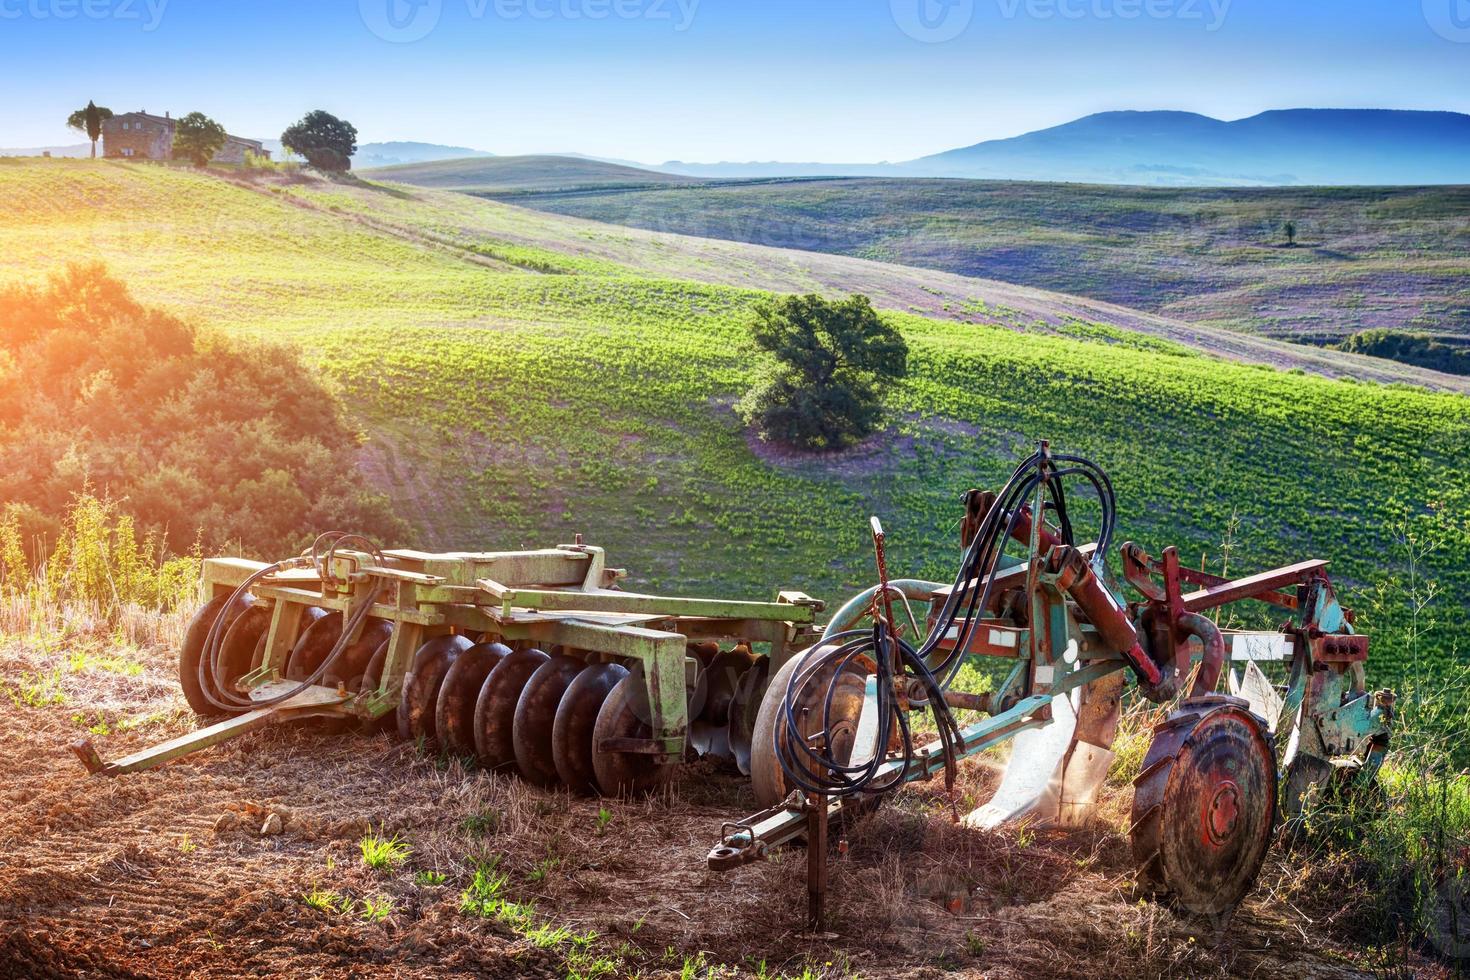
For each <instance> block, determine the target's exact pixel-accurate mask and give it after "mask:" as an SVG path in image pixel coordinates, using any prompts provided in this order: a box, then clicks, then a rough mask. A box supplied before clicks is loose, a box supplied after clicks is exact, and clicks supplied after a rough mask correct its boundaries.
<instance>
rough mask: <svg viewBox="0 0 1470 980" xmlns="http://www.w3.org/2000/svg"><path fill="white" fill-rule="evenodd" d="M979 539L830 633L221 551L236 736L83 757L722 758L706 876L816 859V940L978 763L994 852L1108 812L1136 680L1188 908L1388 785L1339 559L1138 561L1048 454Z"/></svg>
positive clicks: (1220, 895) (221, 650)
mask: <svg viewBox="0 0 1470 980" xmlns="http://www.w3.org/2000/svg"><path fill="white" fill-rule="evenodd" d="M1079 489H1080V490H1081V494H1080V495H1079V494H1078V493H1077V491H1078V490H1079ZM959 517H960V558H959V567H958V569H957V571H956V574H955V577H954V578H953V580H951V581H946V582H931V581H923V580H917V579H907V578H890V575H889V570H888V567H887V558H886V536H885V533H884V531H883V528H882V525H881V523H880V522H879V521H878V519H877V518H874V519H873V521H872V525H871V530H872V539H873V548H874V552H873V554H874V569H875V584H874V585H873V586H872V587H871V588H868V589H866V590H864V591H863V592H861V593H859V594H858V595H856V596H854V597H852V598H851V599H849V600H848V601H847V602H845V603H844V604H843V605H842V606H841V607H840V608H838V609H837V610H836V611H835V612H834V613H832V614H831V616H830V617H827V619H826V622H825V624H819V618H820V617H821V616H823V615H824V614H825V613H826V607H825V606H824V604H823V603H822V602H820V601H818V600H816V599H813V598H811V597H809V596H807V595H806V594H804V593H802V592H799V591H781V592H779V593H778V594H777V596H776V598H775V600H774V601H761V602H748V601H731V600H719V599H704V598H684V597H674V596H660V595H645V594H639V593H633V592H628V591H624V590H623V589H622V588H620V587H619V583H620V582H621V581H622V580H624V579H625V578H626V573H625V572H623V571H622V570H620V569H616V568H613V567H610V566H609V565H608V564H607V561H606V555H605V553H604V552H603V551H602V550H601V549H599V548H596V547H592V546H589V545H587V544H585V543H583V541H582V540H581V539H580V538H578V540H577V541H576V542H575V543H573V544H569V545H562V546H560V547H557V548H551V549H546V550H539V551H520V552H491V553H452V554H428V553H422V552H415V551H406V550H382V549H380V548H378V547H377V546H376V545H375V544H373V543H372V542H371V541H368V540H366V539H365V538H363V537H361V536H358V535H352V534H329V535H324V536H323V537H322V538H320V539H318V541H317V542H316V543H315V544H314V545H313V547H312V548H311V549H310V551H309V552H308V553H306V554H303V555H300V556H295V557H292V558H288V559H285V560H283V561H280V562H276V563H274V564H269V563H261V562H253V561H246V560H243V559H236V558H220V559H211V560H207V561H206V562H205V563H204V585H205V590H206V598H207V602H206V603H205V605H204V606H203V608H202V609H201V610H200V611H199V612H198V614H197V615H196V616H195V617H194V619H193V621H192V622H191V624H190V626H189V628H188V631H187V635H186V638H185V642H184V645H183V648H182V650H181V652H180V657H179V673H180V677H179V679H180V683H181V686H182V688H183V691H184V694H185V696H186V698H187V700H188V702H189V704H190V706H191V707H192V708H193V709H194V710H195V711H196V712H197V713H198V714H199V715H200V716H201V717H203V718H205V719H207V720H208V721H209V722H210V724H208V725H206V726H204V727H202V728H200V729H198V730H196V731H194V732H191V733H189V734H186V735H184V736H181V737H179V738H176V739H173V740H171V741H169V742H165V743H163V744H161V745H157V746H153V747H151V748H148V749H145V750H143V751H140V752H137V753H135V754H133V755H129V756H127V757H124V758H121V759H117V760H114V761H104V760H103V759H102V757H101V756H100V754H99V753H98V751H97V750H96V748H95V747H94V746H93V745H92V744H91V743H90V742H88V741H81V742H78V743H76V744H74V745H73V746H72V748H73V750H74V751H75V752H76V753H77V755H78V756H79V758H80V759H81V761H82V762H83V764H84V765H85V766H86V767H87V768H88V769H89V770H90V771H91V772H93V773H95V774H98V775H104V776H116V775H122V774H125V773H131V772H138V771H141V770H145V769H148V768H151V767H153V766H157V765H160V764H163V763H166V762H168V761H170V760H172V759H176V758H178V757H180V756H183V755H185V754H187V753H190V752H194V751H197V750H200V749H204V748H207V747H209V746H212V745H215V744H218V743H220V742H222V741H225V740H227V739H230V738H234V737H237V736H239V735H242V734H244V733H246V732H249V731H251V730H254V729H258V728H261V727H264V726H268V725H274V724H282V723H288V722H297V721H302V720H307V719H317V720H319V721H320V720H325V721H326V723H327V724H329V725H331V726H334V727H336V728H343V727H354V726H355V727H357V728H360V729H362V730H365V731H383V730H386V731H389V732H394V733H396V735H397V736H398V737H400V738H402V739H405V740H409V741H413V742H416V743H418V744H419V745H421V746H422V747H423V748H424V749H426V750H429V751H440V752H444V753H448V754H453V755H458V756H462V757H465V758H473V759H474V760H475V761H476V762H477V763H478V765H479V766H481V767H482V768H484V769H487V770H490V771H496V772H504V773H508V774H513V775H514V776H515V778H520V779H524V780H526V781H528V782H530V783H533V784H535V785H538V786H541V787H546V788H548V789H551V788H564V789H565V790H566V791H570V792H573V793H577V794H583V795H591V796H598V795H601V796H610V797H611V796H628V795H635V794H646V793H649V792H656V791H658V790H659V789H660V788H661V787H664V786H665V785H667V784H669V782H670V781H671V780H672V779H673V778H674V776H675V774H676V773H677V771H678V769H679V766H680V765H681V764H683V763H685V762H687V761H689V760H693V759H698V758H705V759H713V760H716V761H717V762H719V763H720V764H721V766H723V768H725V769H726V770H728V771H730V772H739V773H740V774H741V775H742V776H743V777H745V778H747V779H748V780H749V785H750V793H751V797H752V800H753V810H754V812H752V813H750V814H749V815H747V816H740V817H736V818H733V819H731V820H729V821H727V822H725V823H724V825H723V827H721V828H719V829H718V830H717V831H716V830H715V829H714V828H712V838H715V839H714V846H713V847H712V848H711V850H710V851H709V854H708V859H707V860H708V866H709V868H710V869H711V871H712V872H714V873H723V872H729V871H731V870H733V869H736V868H739V867H741V866H743V865H746V864H749V863H751V862H753V861H758V860H761V859H763V858H765V857H767V856H768V855H770V854H771V853H773V852H774V851H775V850H776V849H778V848H781V847H784V846H788V845H797V844H803V843H804V844H805V846H806V850H807V887H808V895H809V900H810V904H809V909H808V913H809V918H810V922H811V925H812V926H813V927H814V928H818V929H820V928H821V927H822V923H823V918H824V909H825V901H826V894H827V877H828V876H827V864H828V859H829V852H830V850H831V849H832V847H831V845H832V843H833V837H834V836H836V837H839V838H840V837H842V836H843V835H845V834H846V833H847V829H848V828H849V827H851V826H852V825H853V822H854V821H856V820H860V819H862V818H863V817H864V816H866V815H867V814H869V813H871V812H873V811H874V810H875V809H876V808H878V807H880V806H881V805H882V803H883V801H884V799H885V798H886V797H887V796H889V795H890V794H892V793H894V792H896V791H898V790H899V789H900V788H901V787H903V786H904V785H906V784H909V783H913V782H917V781H925V780H933V779H938V778H942V779H943V780H944V781H945V784H946V786H947V787H950V788H952V787H953V786H954V784H955V780H956V777H957V773H958V768H959V766H960V764H961V762H962V761H963V760H965V759H967V758H970V757H973V756H976V755H979V754H980V753H984V752H988V751H991V750H995V749H997V748H999V747H1000V746H1002V745H1008V748H1009V759H1008V761H1007V762H1006V764H1005V768H1004V772H1003V774H1002V775H1001V777H1000V780H999V783H998V787H997V789H996V791H995V793H994V794H993V796H992V797H991V798H990V799H989V801H988V802H986V803H985V804H984V805H983V806H981V807H979V808H978V809H976V810H974V811H973V812H971V813H969V814H968V815H966V816H964V817H963V818H962V819H963V821H964V822H965V823H966V824H967V825H969V826H971V827H974V828H976V829H977V830H981V831H985V830H993V829H996V828H999V827H1002V826H1005V825H1013V824H1018V823H1024V824H1031V825H1036V826H1055V827H1076V826H1082V825H1085V824H1086V823H1087V822H1089V821H1090V820H1092V819H1094V812H1095V808H1096V803H1097V801H1098V798H1099V794H1100V791H1101V789H1102V786H1103V783H1104V780H1105V778H1106V776H1107V774H1108V772H1109V769H1110V768H1111V766H1112V764H1113V761H1114V758H1115V756H1114V751H1113V748H1114V742H1115V740H1116V738H1117V735H1118V729H1119V723H1120V719H1121V716H1122V712H1123V705H1124V701H1125V696H1126V695H1127V694H1128V689H1129V687H1130V685H1131V686H1132V689H1133V693H1132V696H1133V697H1134V698H1135V699H1141V700H1143V701H1147V702H1150V703H1152V704H1153V705H1156V706H1158V711H1159V713H1160V717H1161V718H1162V720H1161V722H1160V723H1159V724H1158V725H1157V726H1156V727H1155V728H1154V730H1153V732H1152V734H1151V741H1150V743H1149V746H1148V749H1147V751H1146V753H1145V755H1144V758H1143V760H1142V763H1141V766H1140V767H1139V771H1138V773H1137V776H1136V778H1135V780H1134V796H1133V804H1132V811H1131V819H1130V828H1129V836H1130V838H1131V843H1132V850H1133V855H1134V858H1135V862H1136V865H1137V875H1138V882H1139V886H1140V888H1141V889H1142V890H1143V891H1144V892H1145V893H1147V894H1150V895H1152V896H1155V897H1156V898H1158V899H1159V900H1161V901H1167V902H1169V903H1171V904H1173V905H1174V906H1175V907H1176V908H1178V909H1180V910H1181V911H1183V912H1186V913H1191V914H1196V915H1201V916H1220V915H1228V914H1229V913H1230V912H1231V911H1232V910H1233V909H1234V908H1235V907H1236V906H1237V905H1238V904H1239V903H1240V901H1241V900H1242V899H1243V898H1244V897H1245V895H1246V894H1247V893H1248V892H1249V891H1250V889H1251V888H1252V886H1253V884H1254V882H1255V879H1256V877H1257V875H1258V874H1259V871H1260V868H1261V865H1262V862H1263V861H1264V858H1265V855H1266V853H1267V850H1268V849H1269V847H1270V846H1271V844H1272V842H1273V840H1274V839H1276V838H1277V837H1278V836H1279V835H1280V834H1281V833H1282V832H1283V828H1285V830H1286V832H1290V830H1291V829H1292V828H1293V827H1294V826H1296V825H1298V824H1299V823H1300V821H1301V820H1302V819H1303V817H1304V815H1305V814H1307V813H1308V812H1309V811H1310V809H1311V807H1312V806H1314V805H1315V803H1316V802H1318V801H1321V800H1323V799H1326V798H1329V797H1330V798H1338V797H1342V796H1348V795H1352V794H1359V793H1365V792H1367V791H1369V790H1370V788H1371V787H1372V786H1373V785H1374V784H1375V781H1376V778H1377V772H1378V768H1379V766H1380V764H1381V762H1382V760H1383V757H1384V754H1385V753H1386V752H1387V749H1388V742H1389V735H1390V731H1391V728H1392V721H1393V711H1394V697H1393V694H1392V693H1391V692H1389V691H1370V690H1369V689H1368V687H1367V680H1366V661H1367V656H1368V638H1367V637H1366V636H1364V635H1362V634H1360V633H1358V632H1357V631H1356V630H1355V629H1354V625H1353V622H1354V617H1353V615H1352V613H1351V612H1350V611H1349V610H1348V609H1346V608H1344V607H1343V606H1342V605H1341V604H1340V603H1339V601H1338V596H1337V593H1336V590H1335V589H1334V587H1333V584H1332V582H1331V580H1330V578H1329V577H1328V575H1327V571H1326V569H1327V562H1325V561H1322V560H1311V561H1303V562H1300V563H1297V564H1293V565H1289V566H1285V567H1281V568H1276V569H1272V570H1269V571H1264V572H1261V573H1259V574H1254V575H1250V576H1247V577H1244V578H1238V579H1227V578H1225V577H1222V576H1216V575H1213V574H1210V573H1207V572H1204V571H1198V570H1193V569H1189V568H1186V567H1184V566H1183V564H1182V563H1181V561H1180V558H1179V555H1178V552H1177V550H1176V549H1174V548H1166V549H1164V550H1163V551H1162V552H1161V553H1160V554H1159V556H1158V557H1154V556H1152V555H1150V554H1149V553H1148V552H1146V551H1145V550H1144V549H1143V548H1142V547H1140V546H1139V545H1137V544H1135V543H1132V542H1122V543H1117V542H1115V540H1114V538H1115V523H1116V502H1115V499H1114V493H1113V489H1112V485H1111V483H1110V481H1109V479H1108V477H1107V475H1106V474H1105V473H1104V472H1103V471H1102V470H1101V469H1100V468H1099V467H1097V466H1096V465H1095V464H1093V463H1091V462H1090V461H1088V460H1086V459H1085V458H1083V457H1080V456H1075V455H1069V454H1065V453H1057V452H1054V451H1053V450H1052V449H1051V448H1050V447H1049V446H1048V445H1047V444H1046V443H1042V444H1040V446H1039V447H1038V448H1037V450H1036V451H1035V452H1034V453H1032V454H1031V455H1030V456H1029V457H1028V458H1027V459H1025V460H1024V461H1022V462H1021V463H1020V464H1019V465H1018V466H1017V467H1016V469H1015V470H1014V472H1013V474H1012V475H1011V477H1010V479H1009V480H1008V481H1007V482H1006V483H1005V484H1004V486H1002V487H1001V488H1000V489H999V490H997V491H994V492H989V491H980V490H973V491H970V492H969V493H967V494H966V495H965V496H964V499H963V502H962V506H961V508H960V513H959ZM1084 518H1085V519H1084ZM1074 519H1076V520H1075V523H1074ZM1078 524H1085V525H1086V527H1087V529H1088V530H1090V531H1095V533H1094V534H1092V535H1091V536H1090V537H1089V536H1083V535H1079V533H1078V527H1077V525H1078ZM1111 560H1116V563H1117V565H1116V567H1117V569H1118V571H1117V572H1116V573H1115V572H1114V565H1113V564H1111V563H1110V561H1111ZM1227 609H1228V610H1230V611H1232V614H1231V615H1226V616H1222V610H1227ZM1249 609H1254V610H1255V611H1254V612H1253V613H1247V612H1245V610H1249ZM1236 610H1242V616H1243V618H1244V619H1245V620H1248V621H1253V622H1254V623H1256V624H1257V625H1256V628H1236V627H1232V626H1231V625H1230V624H1231V623H1233V622H1235V621H1236V617H1235V615H1234V611H1236ZM1222 623H1223V624H1224V625H1222Z"/></svg>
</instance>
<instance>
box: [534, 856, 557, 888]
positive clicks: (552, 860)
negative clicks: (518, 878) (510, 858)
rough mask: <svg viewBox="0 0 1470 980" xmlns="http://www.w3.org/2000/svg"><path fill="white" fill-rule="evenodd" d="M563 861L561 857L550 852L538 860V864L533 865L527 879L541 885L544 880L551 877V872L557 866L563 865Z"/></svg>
mask: <svg viewBox="0 0 1470 980" xmlns="http://www.w3.org/2000/svg"><path fill="white" fill-rule="evenodd" d="M561 863H562V861H561V858H559V857H555V856H553V855H551V854H548V855H547V856H546V857H544V858H542V859H541V860H540V861H537V862H536V866H535V867H533V868H532V869H531V871H530V873H529V874H527V875H526V880H527V881H529V882H531V883H532V884H538V885H539V884H541V883H542V882H544V881H546V879H548V878H550V877H551V873H552V872H553V871H555V870H556V869H557V868H559V867H561Z"/></svg>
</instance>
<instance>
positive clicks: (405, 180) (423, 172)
mask: <svg viewBox="0 0 1470 980" xmlns="http://www.w3.org/2000/svg"><path fill="white" fill-rule="evenodd" d="M362 175H363V176H364V177H366V178H368V179H370V180H389V181H394V182H397V183H400V184H413V185H415V186H416V187H434V188H438V189H440V190H475V191H494V192H496V193H514V192H520V191H549V190H555V191H571V190H585V189H590V188H599V189H604V190H605V189H608V188H621V189H633V188H640V187H659V186H669V185H690V184H703V183H706V181H703V180H701V179H700V178H698V177H682V176H679V175H677V174H665V173H659V172H657V171H654V170H643V169H642V168H639V167H625V166H623V165H621V164H617V163H604V162H603V161H601V160H586V159H583V158H581V157H559V156H513V157H470V158H466V159H462V160H434V161H431V162H429V163H404V164H398V165H396V166H391V167H378V168H375V169H372V170H366V171H363V174H362Z"/></svg>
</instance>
